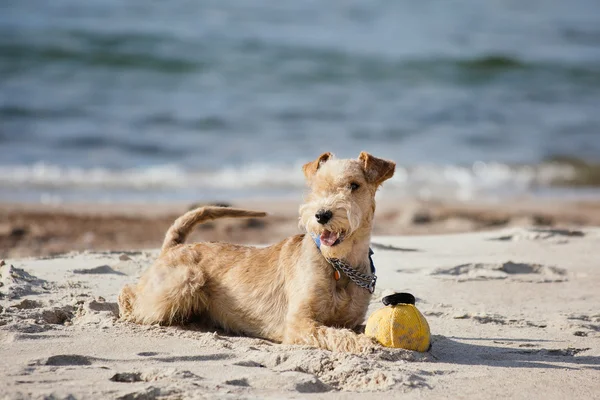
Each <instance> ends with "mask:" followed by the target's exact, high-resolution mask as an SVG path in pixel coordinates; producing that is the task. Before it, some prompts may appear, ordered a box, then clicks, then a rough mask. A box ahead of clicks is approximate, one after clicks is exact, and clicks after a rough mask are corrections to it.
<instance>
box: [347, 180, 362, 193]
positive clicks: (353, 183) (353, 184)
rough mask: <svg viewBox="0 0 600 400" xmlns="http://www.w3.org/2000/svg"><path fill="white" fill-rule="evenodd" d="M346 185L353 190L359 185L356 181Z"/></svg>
mask: <svg viewBox="0 0 600 400" xmlns="http://www.w3.org/2000/svg"><path fill="white" fill-rule="evenodd" d="M348 187H349V188H350V190H351V191H353V192H354V191H355V190H356V189H358V188H359V187H360V185H359V184H358V183H356V182H352V183H351V184H350V185H348Z"/></svg>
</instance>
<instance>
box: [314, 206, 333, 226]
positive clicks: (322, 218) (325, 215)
mask: <svg viewBox="0 0 600 400" xmlns="http://www.w3.org/2000/svg"><path fill="white" fill-rule="evenodd" d="M331 217H333V213H332V212H331V211H329V210H323V209H320V210H319V211H317V213H316V214H315V218H316V219H317V222H318V223H320V224H321V225H325V224H326V223H327V222H329V220H330V219H331Z"/></svg>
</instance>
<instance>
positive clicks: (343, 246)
mask: <svg viewBox="0 0 600 400" xmlns="http://www.w3.org/2000/svg"><path fill="white" fill-rule="evenodd" d="M395 167H396V164H395V163H394V162H392V161H388V160H384V159H381V158H377V157H374V156H372V155H370V154H368V153H366V152H361V153H360V155H359V157H358V158H357V159H337V158H335V157H334V156H333V155H332V154H331V153H323V154H321V155H320V156H319V157H318V158H317V159H316V160H314V161H312V162H309V163H307V164H305V165H304V166H303V167H302V170H303V172H304V175H305V177H306V181H307V183H308V186H309V189H310V192H309V194H308V197H307V199H306V203H305V204H303V205H302V206H301V207H300V227H301V228H302V229H303V230H304V231H305V232H306V233H304V234H299V235H295V236H292V237H289V238H287V239H285V240H283V241H281V242H279V243H277V244H274V245H272V246H269V247H264V248H256V247H250V246H240V245H235V244H229V243H214V242H210V243H196V244H184V243H185V239H186V237H187V236H188V234H189V233H190V231H191V230H192V229H193V228H194V226H195V225H196V224H199V223H202V222H206V221H210V220H214V219H218V218H223V217H230V218H248V217H264V216H265V215H266V213H264V212H258V211H248V210H242V209H236V208H226V207H201V208H197V209H195V210H192V211H189V212H187V213H186V214H184V215H183V216H181V217H180V218H178V219H177V220H176V221H175V223H174V224H173V225H172V226H171V227H170V228H169V230H168V232H167V234H166V236H165V239H164V243H163V245H162V249H161V253H160V255H159V257H158V259H157V260H156V261H155V263H154V264H153V265H152V266H151V267H150V268H149V269H148V270H147V271H145V273H144V274H143V275H142V277H141V278H140V280H139V282H138V283H137V284H136V285H127V286H125V287H124V288H123V289H122V291H121V293H120V295H119V309H120V317H121V320H124V321H131V322H135V323H140V324H163V325H171V324H178V323H183V322H185V321H187V320H189V319H190V318H192V317H195V318H198V317H200V318H207V319H209V320H210V321H212V322H213V323H215V324H216V325H217V326H219V327H221V328H223V329H224V330H225V331H227V332H231V333H235V334H240V335H246V336H253V337H258V338H264V339H268V340H271V341H274V342H278V343H284V344H301V345H309V346H313V347H318V348H322V349H327V350H331V351H336V352H350V353H370V352H373V351H374V350H375V349H376V348H377V347H379V345H378V344H377V343H376V342H375V341H374V340H373V339H371V338H369V337H367V336H365V335H363V334H359V333H356V332H355V331H353V329H356V328H357V327H358V326H359V325H360V324H361V323H362V322H363V321H364V319H365V314H366V311H367V307H368V305H369V301H370V299H371V295H372V292H373V290H374V285H375V279H376V278H375V276H374V273H373V271H372V261H371V258H370V248H369V243H370V238H371V230H372V226H373V216H374V213H375V193H376V191H377V189H378V188H379V187H380V185H381V184H382V183H383V182H384V181H385V180H387V179H389V178H391V177H392V176H393V174H394V171H395Z"/></svg>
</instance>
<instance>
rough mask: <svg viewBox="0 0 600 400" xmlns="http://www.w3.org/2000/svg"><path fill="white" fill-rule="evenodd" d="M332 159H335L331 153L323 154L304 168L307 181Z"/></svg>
mask: <svg viewBox="0 0 600 400" xmlns="http://www.w3.org/2000/svg"><path fill="white" fill-rule="evenodd" d="M330 158H333V154H331V153H329V152H328V153H323V154H321V155H320V156H319V157H317V159H316V160H315V161H311V162H309V163H306V164H304V165H303V166H302V171H303V172H304V176H305V177H306V179H307V180H310V179H311V178H312V177H313V176H314V175H315V174H316V173H317V170H318V169H319V167H320V166H321V165H322V164H323V163H325V162H326V161H327V160H329V159H330Z"/></svg>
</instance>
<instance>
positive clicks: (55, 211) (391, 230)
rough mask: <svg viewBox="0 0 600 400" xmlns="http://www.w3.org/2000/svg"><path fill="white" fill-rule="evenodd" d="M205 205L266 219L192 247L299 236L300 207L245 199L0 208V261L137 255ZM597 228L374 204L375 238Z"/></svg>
mask: <svg viewBox="0 0 600 400" xmlns="http://www.w3.org/2000/svg"><path fill="white" fill-rule="evenodd" d="M205 204H221V205H232V206H235V207H242V208H248V209H254V210H261V211H266V212H268V213H269V216H267V217H266V218H264V219H249V220H232V219H229V220H227V219H224V220H220V221H214V222H212V223H208V224H204V225H201V226H199V227H198V228H197V229H196V230H195V232H194V233H193V234H192V235H191V237H190V239H189V240H190V241H230V242H235V243H244V244H265V243H275V242H277V241H279V240H282V239H284V238H285V237H288V236H290V235H293V234H297V233H299V232H300V229H299V227H298V214H297V212H298V211H297V210H298V206H299V205H300V199H299V200H298V201H292V200H268V199H267V200H263V199H246V200H236V201H234V202H217V203H196V204H192V203H161V204H134V203H129V204H83V203H79V204H62V205H44V204H35V203H25V204H16V203H0V221H2V222H0V258H8V257H10V258H14V257H27V256H48V255H56V254H62V253H67V252H70V251H84V250H92V251H93V250H138V249H147V248H154V247H156V246H158V245H159V244H160V243H161V242H162V239H163V237H164V234H165V232H166V230H167V228H168V227H169V226H170V225H171V224H172V222H173V221H174V220H175V219H176V218H177V217H178V216H180V215H181V214H182V213H184V212H185V211H187V210H188V209H190V208H191V207H194V206H199V205H205ZM525 226H537V227H554V228H571V227H585V226H600V201H563V200H561V201H556V200H552V201H539V200H535V201H532V200H514V201H511V202H502V203H491V202H462V203H459V202H446V203H442V202H433V201H431V202H426V201H399V202H394V201H393V200H391V199H390V198H385V199H382V200H379V201H378V203H377V212H376V213H375V223H374V230H373V234H374V235H431V234H445V233H460V232H479V231H487V230H490V229H498V228H504V227H525Z"/></svg>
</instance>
